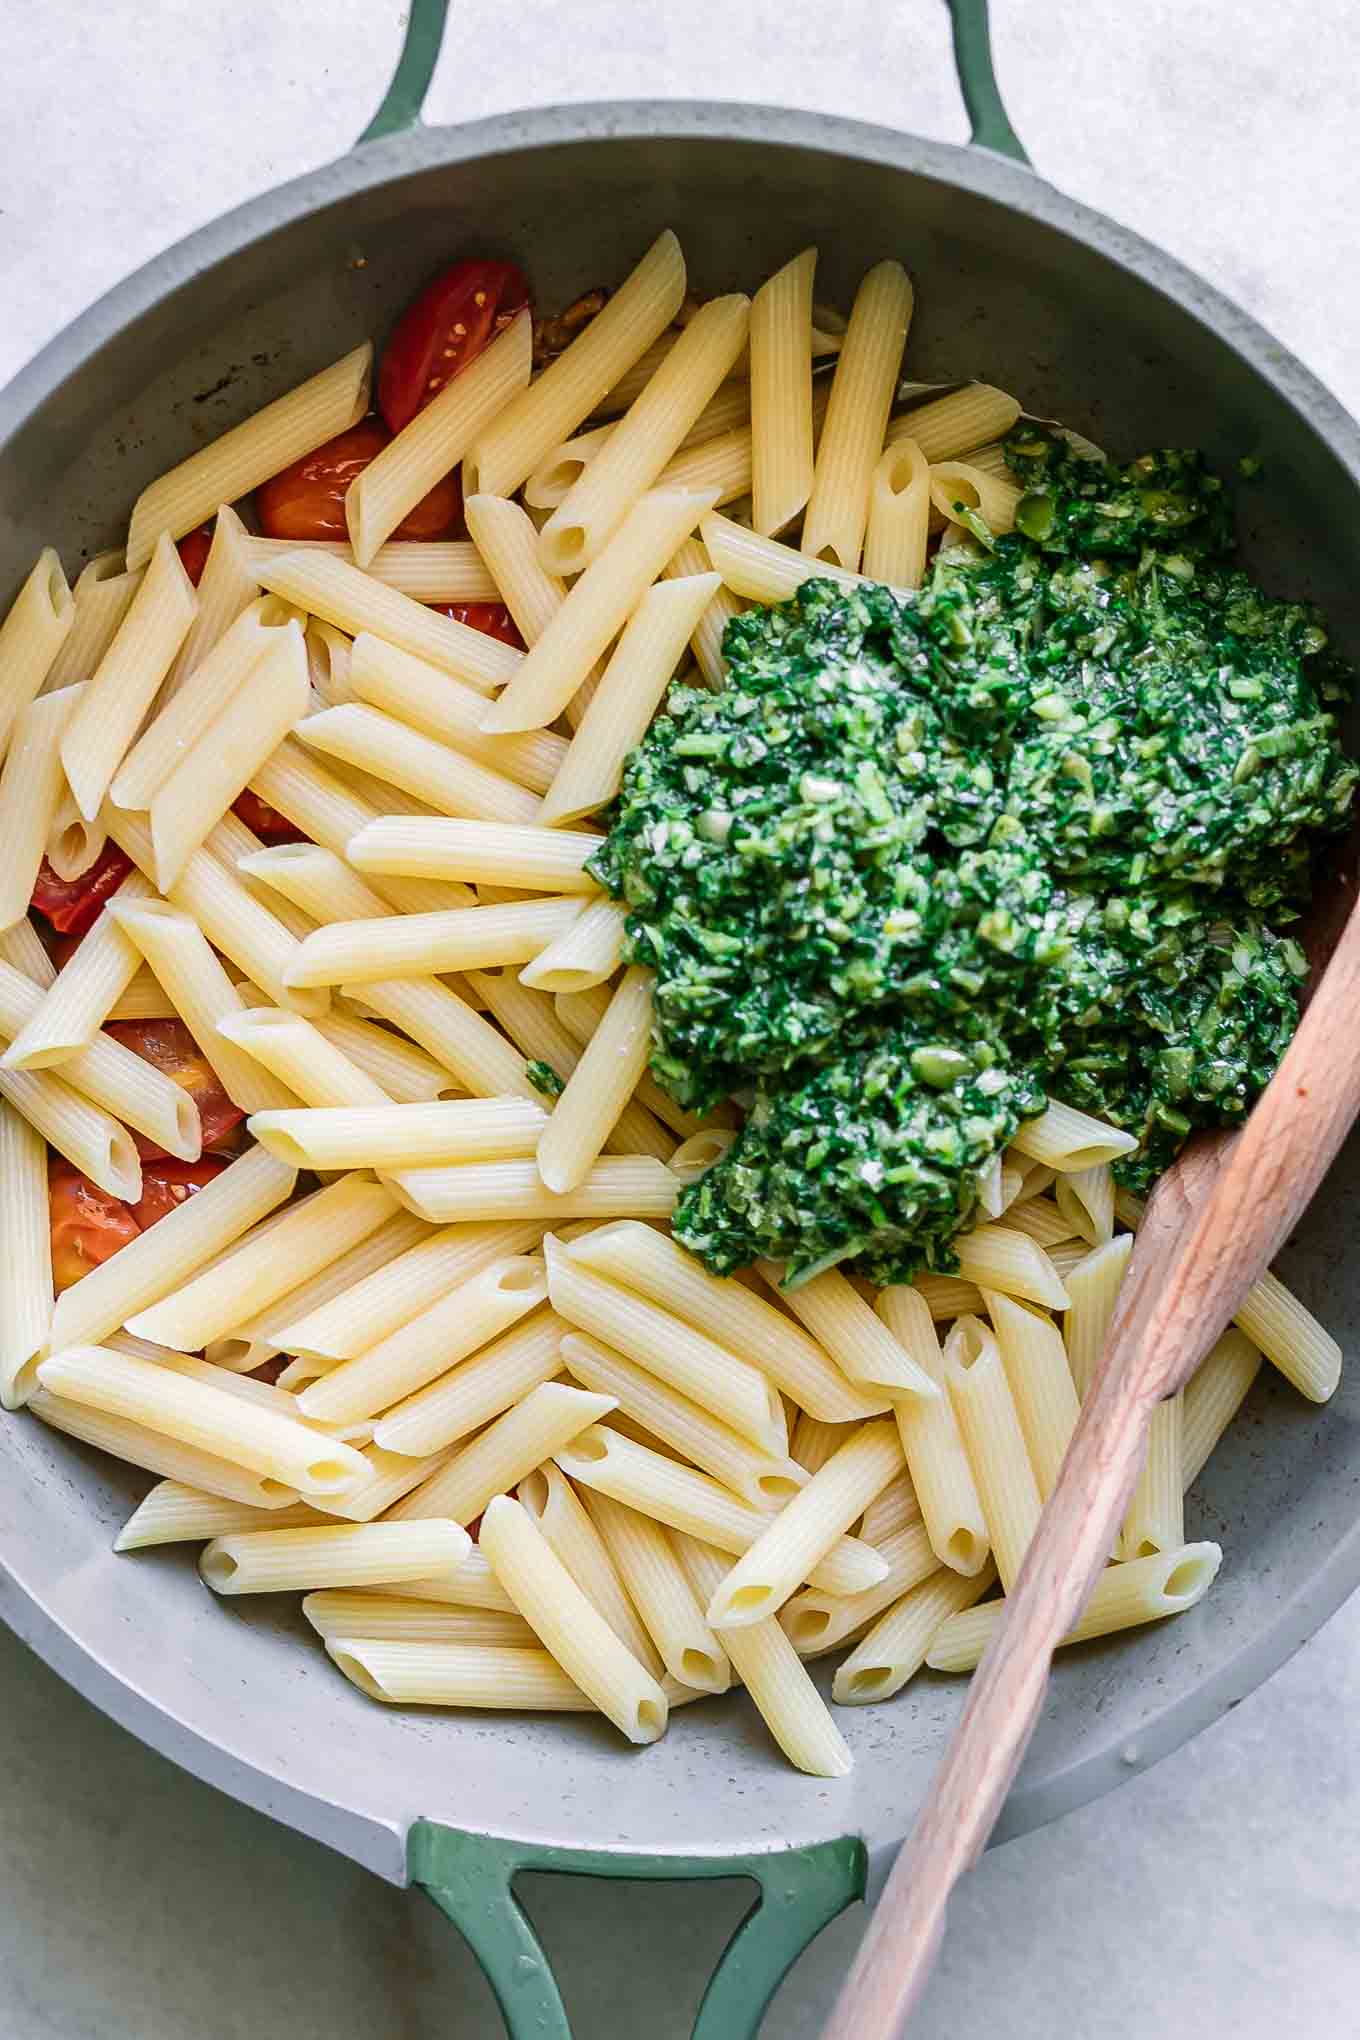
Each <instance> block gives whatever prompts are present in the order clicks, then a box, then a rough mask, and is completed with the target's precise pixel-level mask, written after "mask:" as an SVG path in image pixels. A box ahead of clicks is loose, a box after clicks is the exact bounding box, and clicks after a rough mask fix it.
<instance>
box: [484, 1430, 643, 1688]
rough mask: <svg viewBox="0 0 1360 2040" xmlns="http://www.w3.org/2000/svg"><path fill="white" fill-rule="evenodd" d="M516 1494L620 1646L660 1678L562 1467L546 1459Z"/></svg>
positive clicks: (606, 1552) (603, 1546) (602, 1546)
mask: <svg viewBox="0 0 1360 2040" xmlns="http://www.w3.org/2000/svg"><path fill="white" fill-rule="evenodd" d="M515 1494H516V1499H517V1500H518V1501H519V1502H520V1503H521V1504H522V1506H523V1507H524V1508H525V1509H526V1510H527V1511H528V1513H529V1515H530V1516H531V1517H532V1518H533V1520H534V1522H535V1523H536V1524H537V1525H538V1528H539V1530H540V1531H541V1532H542V1534H543V1536H544V1537H545V1538H546V1539H547V1541H548V1543H549V1544H550V1545H551V1547H552V1549H553V1550H554V1551H555V1552H556V1553H557V1556H558V1557H559V1558H560V1559H561V1561H562V1563H563V1565H564V1566H565V1567H566V1569H567V1571H568V1572H569V1573H570V1574H571V1576H572V1578H573V1579H574V1580H575V1582H576V1584H577V1586H578V1587H579V1588H580V1589H581V1591H582V1593H583V1594H584V1595H585V1596H586V1599H587V1600H588V1601H589V1602H590V1603H591V1604H592V1606H593V1607H594V1608H595V1609H596V1610H597V1611H598V1612H599V1613H600V1614H601V1615H603V1617H604V1619H605V1621H606V1622H607V1623H608V1624H609V1627H610V1628H611V1629H612V1630H613V1632H614V1634H615V1636H617V1637H618V1639H619V1641H620V1643H623V1644H626V1645H627V1647H628V1649H629V1650H630V1651H631V1652H632V1653H633V1656H634V1657H635V1658H636V1659H637V1661H638V1663H639V1664H640V1665H645V1666H646V1668H647V1670H648V1671H649V1672H650V1673H651V1674H652V1676H653V1677H654V1678H659V1677H660V1676H661V1675H662V1674H663V1671H664V1667H663V1665H662V1662H661V1657H660V1654H659V1652H658V1651H657V1649H656V1647H655V1645H654V1644H653V1642H652V1639H651V1637H650V1636H649V1635H648V1634H647V1631H646V1629H644V1627H643V1625H642V1622H641V1619H640V1618H639V1616H638V1612H637V1610H636V1608H635V1607H634V1606H633V1603H632V1602H631V1601H630V1600H629V1598H628V1596H627V1594H626V1593H625V1592H624V1588H623V1583H622V1581H621V1580H620V1578H619V1575H618V1572H617V1570H616V1569H615V1566H614V1561H613V1559H612V1558H611V1557H610V1555H609V1550H608V1547H607V1546H606V1544H605V1541H604V1539H603V1538H602V1537H601V1535H600V1533H599V1531H598V1529H597V1528H596V1526H595V1524H594V1522H593V1521H592V1520H591V1518H590V1516H589V1514H588V1513H587V1511H586V1509H585V1507H584V1505H583V1504H582V1502H581V1499H580V1497H579V1496H578V1495H577V1493H576V1490H575V1489H574V1488H573V1486H572V1484H571V1482H570V1481H569V1480H568V1479H567V1477H566V1475H565V1474H564V1473H563V1471H562V1469H561V1468H560V1467H559V1466H555V1465H554V1464H553V1462H552V1460H548V1461H547V1462H546V1463H545V1464H544V1465H543V1466H538V1467H535V1468H534V1470H533V1472H532V1473H529V1474H526V1475H525V1477H524V1479H523V1480H522V1481H521V1482H520V1483H519V1486H518V1487H517V1488H516V1490H515Z"/></svg>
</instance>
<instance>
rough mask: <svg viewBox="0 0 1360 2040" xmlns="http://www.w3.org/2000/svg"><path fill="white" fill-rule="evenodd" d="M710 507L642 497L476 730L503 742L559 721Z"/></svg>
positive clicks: (671, 495)
mask: <svg viewBox="0 0 1360 2040" xmlns="http://www.w3.org/2000/svg"><path fill="white" fill-rule="evenodd" d="M713 500H714V492H713V491H712V490H709V491H707V492H699V491H692V490H686V489H653V490H651V491H649V493H648V494H646V495H644V496H640V497H639V498H638V500H637V502H636V503H634V505H633V506H632V508H631V509H630V510H629V512H628V514H627V516H626V517H625V518H624V520H623V522H622V524H620V526H619V527H618V529H617V531H616V532H615V533H614V535H613V537H612V538H611V539H610V540H609V542H608V544H607V545H605V546H604V548H603V549H602V550H601V552H600V553H599V554H598V556H597V557H596V558H595V559H594V560H593V561H592V562H591V564H590V565H589V566H588V567H587V568H586V570H585V572H584V573H583V574H581V575H580V577H579V578H578V579H577V580H576V581H575V582H574V583H573V584H572V587H571V590H570V592H569V593H568V595H567V598H566V601H565V602H564V603H563V604H562V607H561V608H560V609H559V610H558V611H557V612H556V613H555V615H553V617H552V618H551V619H550V620H549V622H548V624H547V627H546V628H545V630H544V631H543V634H542V636H541V637H540V638H539V639H538V642H537V643H536V644H534V645H532V646H531V647H530V648H529V650H528V651H527V652H526V653H525V655H524V660H523V663H522V665H521V666H520V667H519V670H518V672H517V673H516V674H515V676H514V678H513V679H512V680H511V681H510V683H509V685H508V686H507V687H506V689H505V691H504V693H503V694H502V695H501V696H500V697H499V699H498V700H497V701H496V702H495V704H494V705H493V706H492V707H491V708H490V709H488V711H487V713H486V715H485V716H484V717H483V720H482V728H483V729H484V730H485V731H487V732H488V733H489V734H493V735H505V734H506V733H507V732H511V731H516V730H532V729H541V728H542V727H543V726H544V725H545V724H547V723H550V722H552V721H553V720H554V719H555V718H556V717H557V716H558V715H560V714H561V712H562V710H563V709H564V708H565V707H566V705H567V703H568V702H569V701H570V700H571V697H572V696H573V694H575V693H576V691H577V689H578V688H579V687H580V685H581V684H582V682H583V681H584V680H585V679H586V678H587V676H588V675H589V673H590V671H591V668H592V667H593V666H594V664H595V662H596V660H597V659H598V658H599V657H600V655H601V653H602V652H603V651H604V650H605V649H606V647H607V646H608V645H609V643H610V642H611V640H612V639H613V638H614V637H616V636H617V635H618V633H619V631H620V630H621V629H622V627H623V625H624V624H625V622H626V621H627V619H628V617H629V616H630V615H631V614H632V612H633V610H634V609H635V608H636V607H637V604H638V603H639V602H640V601H641V599H642V596H643V594H644V593H645V592H646V590H647V589H648V588H649V587H650V586H651V584H652V582H653V581H655V580H656V579H657V577H658V575H659V574H660V572H661V570H662V568H663V567H664V566H665V564H666V562H667V560H668V559H669V558H670V557H671V555H672V553H673V552H674V551H675V549H676V547H677V546H678V545H679V544H680V542H681V541H682V539H685V538H688V536H689V534H690V532H691V531H693V529H694V527H695V525H696V524H697V523H698V522H699V519H700V517H701V516H702V515H703V513H704V512H705V511H706V510H708V509H711V507H712V503H713Z"/></svg>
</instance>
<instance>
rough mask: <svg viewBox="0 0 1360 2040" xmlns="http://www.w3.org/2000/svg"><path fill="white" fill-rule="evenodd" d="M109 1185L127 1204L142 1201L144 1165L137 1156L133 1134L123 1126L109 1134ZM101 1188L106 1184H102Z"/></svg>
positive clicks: (115, 1194) (116, 1195)
mask: <svg viewBox="0 0 1360 2040" xmlns="http://www.w3.org/2000/svg"><path fill="white" fill-rule="evenodd" d="M108 1177H109V1180H108V1185H107V1187H108V1188H109V1189H110V1190H111V1191H112V1192H113V1194H114V1196H115V1197H121V1198H122V1199H123V1202H124V1203H125V1204H136V1203H138V1202H140V1199H141V1195H142V1165H141V1162H140V1161H139V1160H138V1158H137V1149H136V1147H135V1145H134V1143H133V1139H132V1135H131V1134H130V1133H127V1132H126V1131H125V1130H124V1129H123V1128H122V1127H121V1126H120V1127H119V1129H118V1131H117V1132H116V1133H111V1134H110V1135H109V1145H108ZM100 1187H101V1189H102V1188H104V1187H105V1186H104V1185H102V1184H101V1186H100Z"/></svg>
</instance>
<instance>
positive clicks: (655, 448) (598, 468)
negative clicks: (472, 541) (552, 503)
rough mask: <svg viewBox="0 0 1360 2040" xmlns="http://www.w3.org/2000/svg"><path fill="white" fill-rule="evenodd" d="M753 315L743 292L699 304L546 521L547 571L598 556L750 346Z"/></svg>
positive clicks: (575, 567)
mask: <svg viewBox="0 0 1360 2040" xmlns="http://www.w3.org/2000/svg"><path fill="white" fill-rule="evenodd" d="M750 313H751V301H750V299H749V298H747V297H744V296H742V295H741V294H740V293H736V294H734V295H732V296H729V297H721V298H710V299H709V300H708V302H707V304H705V305H703V306H701V308H700V310H699V311H698V312H697V313H696V314H695V316H694V318H693V319H691V321H690V323H689V324H688V325H687V326H686V328H685V330H684V331H683V333H681V335H680V336H679V338H678V339H677V341H676V343H675V345H674V347H672V348H671V350H670V352H669V353H668V354H667V356H666V358H665V360H664V361H663V362H662V363H661V365H660V366H659V368H658V369H657V371H656V374H655V375H654V376H653V378H652V380H651V381H650V382H649V383H648V384H647V386H646V388H645V389H644V390H643V391H642V392H641V393H640V395H639V396H638V398H637V401H636V402H635V403H634V404H633V405H631V406H630V408H629V410H628V411H627V412H626V413H625V415H624V417H623V418H622V419H621V420H620V422H619V423H618V424H617V425H616V426H615V427H614V428H613V430H612V431H611V432H610V434H609V438H608V440H607V442H606V444H605V445H604V446H603V447H601V449H600V450H599V452H598V453H597V454H596V456H595V458H594V459H593V460H592V461H591V462H590V463H589V465H588V466H587V467H586V469H585V470H584V471H583V473H582V475H581V477H580V479H579V480H578V481H577V482H576V483H575V485H574V486H573V488H572V489H571V490H570V491H569V492H568V494H567V497H566V499H565V501H564V502H562V503H561V504H560V505H559V507H558V508H557V509H556V510H554V511H553V513H552V515H551V516H550V517H549V519H548V521H547V523H546V524H545V525H544V527H543V530H542V532H541V533H540V534H539V559H540V560H541V562H542V564H543V566H544V567H545V568H546V569H547V570H548V572H550V573H555V574H570V573H579V572H580V571H581V570H582V569H583V568H585V567H588V566H589V565H591V563H592V562H593V561H595V560H596V559H598V558H599V556H600V554H601V552H602V551H603V550H604V548H605V546H606V545H607V544H608V542H609V540H610V539H611V538H612V537H613V536H614V534H615V532H616V531H617V530H618V529H619V527H620V525H621V524H622V523H623V520H624V518H625V517H626V516H627V515H628V512H629V511H630V510H631V508H632V507H633V505H634V503H636V502H637V501H638V499H639V498H640V497H641V496H642V494H643V492H644V491H645V490H647V489H649V488H651V487H652V485H653V484H654V483H655V482H656V481H657V478H658V477H659V476H660V474H661V472H662V469H663V468H664V467H665V466H666V464H667V462H668V461H669V460H670V458H671V456H672V454H674V453H675V452H676V451H677V449H678V448H679V446H680V444H681V442H682V441H683V439H684V438H685V436H686V434H687V433H688V431H689V429H690V427H691V426H692V425H693V424H694V423H695V421H696V419H697V418H698V417H699V415H700V413H701V412H702V411H703V409H704V407H705V405H706V404H707V403H708V401H709V399H710V398H711V397H712V396H713V395H714V394H715V392H716V391H717V389H718V386H719V385H720V383H721V382H722V381H723V379H724V377H725V376H726V374H727V372H728V370H729V369H730V368H731V367H732V365H733V363H734V362H735V361H736V359H737V357H738V355H739V354H740V353H741V351H742V349H743V348H744V347H745V345H746V340H747V334H748V331H749V327H750ZM715 500H716V498H715Z"/></svg>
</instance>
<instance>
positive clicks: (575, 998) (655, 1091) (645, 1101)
mask: <svg viewBox="0 0 1360 2040" xmlns="http://www.w3.org/2000/svg"><path fill="white" fill-rule="evenodd" d="M530 989H532V988H530ZM608 1007H609V988H608V986H607V985H587V986H584V987H583V988H582V989H580V990H579V991H574V992H555V993H554V994H553V1009H554V1012H555V1013H556V1015H557V1018H558V1019H559V1020H560V1021H561V1023H562V1026H563V1027H564V1028H565V1030H566V1032H567V1033H568V1034H570V1035H572V1036H573V1038H574V1039H575V1040H577V1041H579V1042H581V1043H582V1044H583V1045H584V1043H586V1042H587V1041H589V1039H590V1037H591V1035H592V1034H593V1033H594V1032H595V1029H596V1028H597V1027H598V1026H599V1024H600V1022H601V1020H602V1019H603V1018H604V1016H605V1013H606V1012H607V1010H608ZM548 1060H549V1061H551V1057H549V1058H548ZM636 1096H637V1099H638V1102H639V1103H640V1104H642V1105H644V1106H645V1107H646V1108H647V1110H648V1111H649V1112H651V1113H652V1114H654V1115H655V1117H656V1118H657V1119H659V1120H660V1121H661V1123H662V1124H663V1126H669V1127H670V1128H672V1130H673V1131H674V1132H675V1133H676V1134H677V1135H678V1136H679V1137H680V1138H681V1139H688V1138H689V1137H690V1136H691V1135H692V1134H696V1133H704V1132H707V1131H710V1130H711V1129H712V1128H714V1127H718V1126H726V1125H728V1124H734V1123H735V1120H734V1116H733V1115H732V1113H731V1110H730V1108H729V1107H727V1106H723V1105H718V1106H715V1107H714V1109H713V1110H712V1111H711V1112H709V1113H706V1114H701V1113H697V1112H687V1111H686V1110H685V1108H684V1106H683V1105H677V1104H676V1102H675V1100H674V1098H672V1097H670V1096H669V1094H668V1093H667V1092H665V1091H663V1090H662V1088H661V1086H660V1084H658V1083H657V1081H656V1079H655V1077H653V1076H652V1075H651V1073H650V1071H648V1072H644V1074H643V1076H642V1078H641V1081H640V1082H639V1084H638V1087H637V1092H636Z"/></svg>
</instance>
